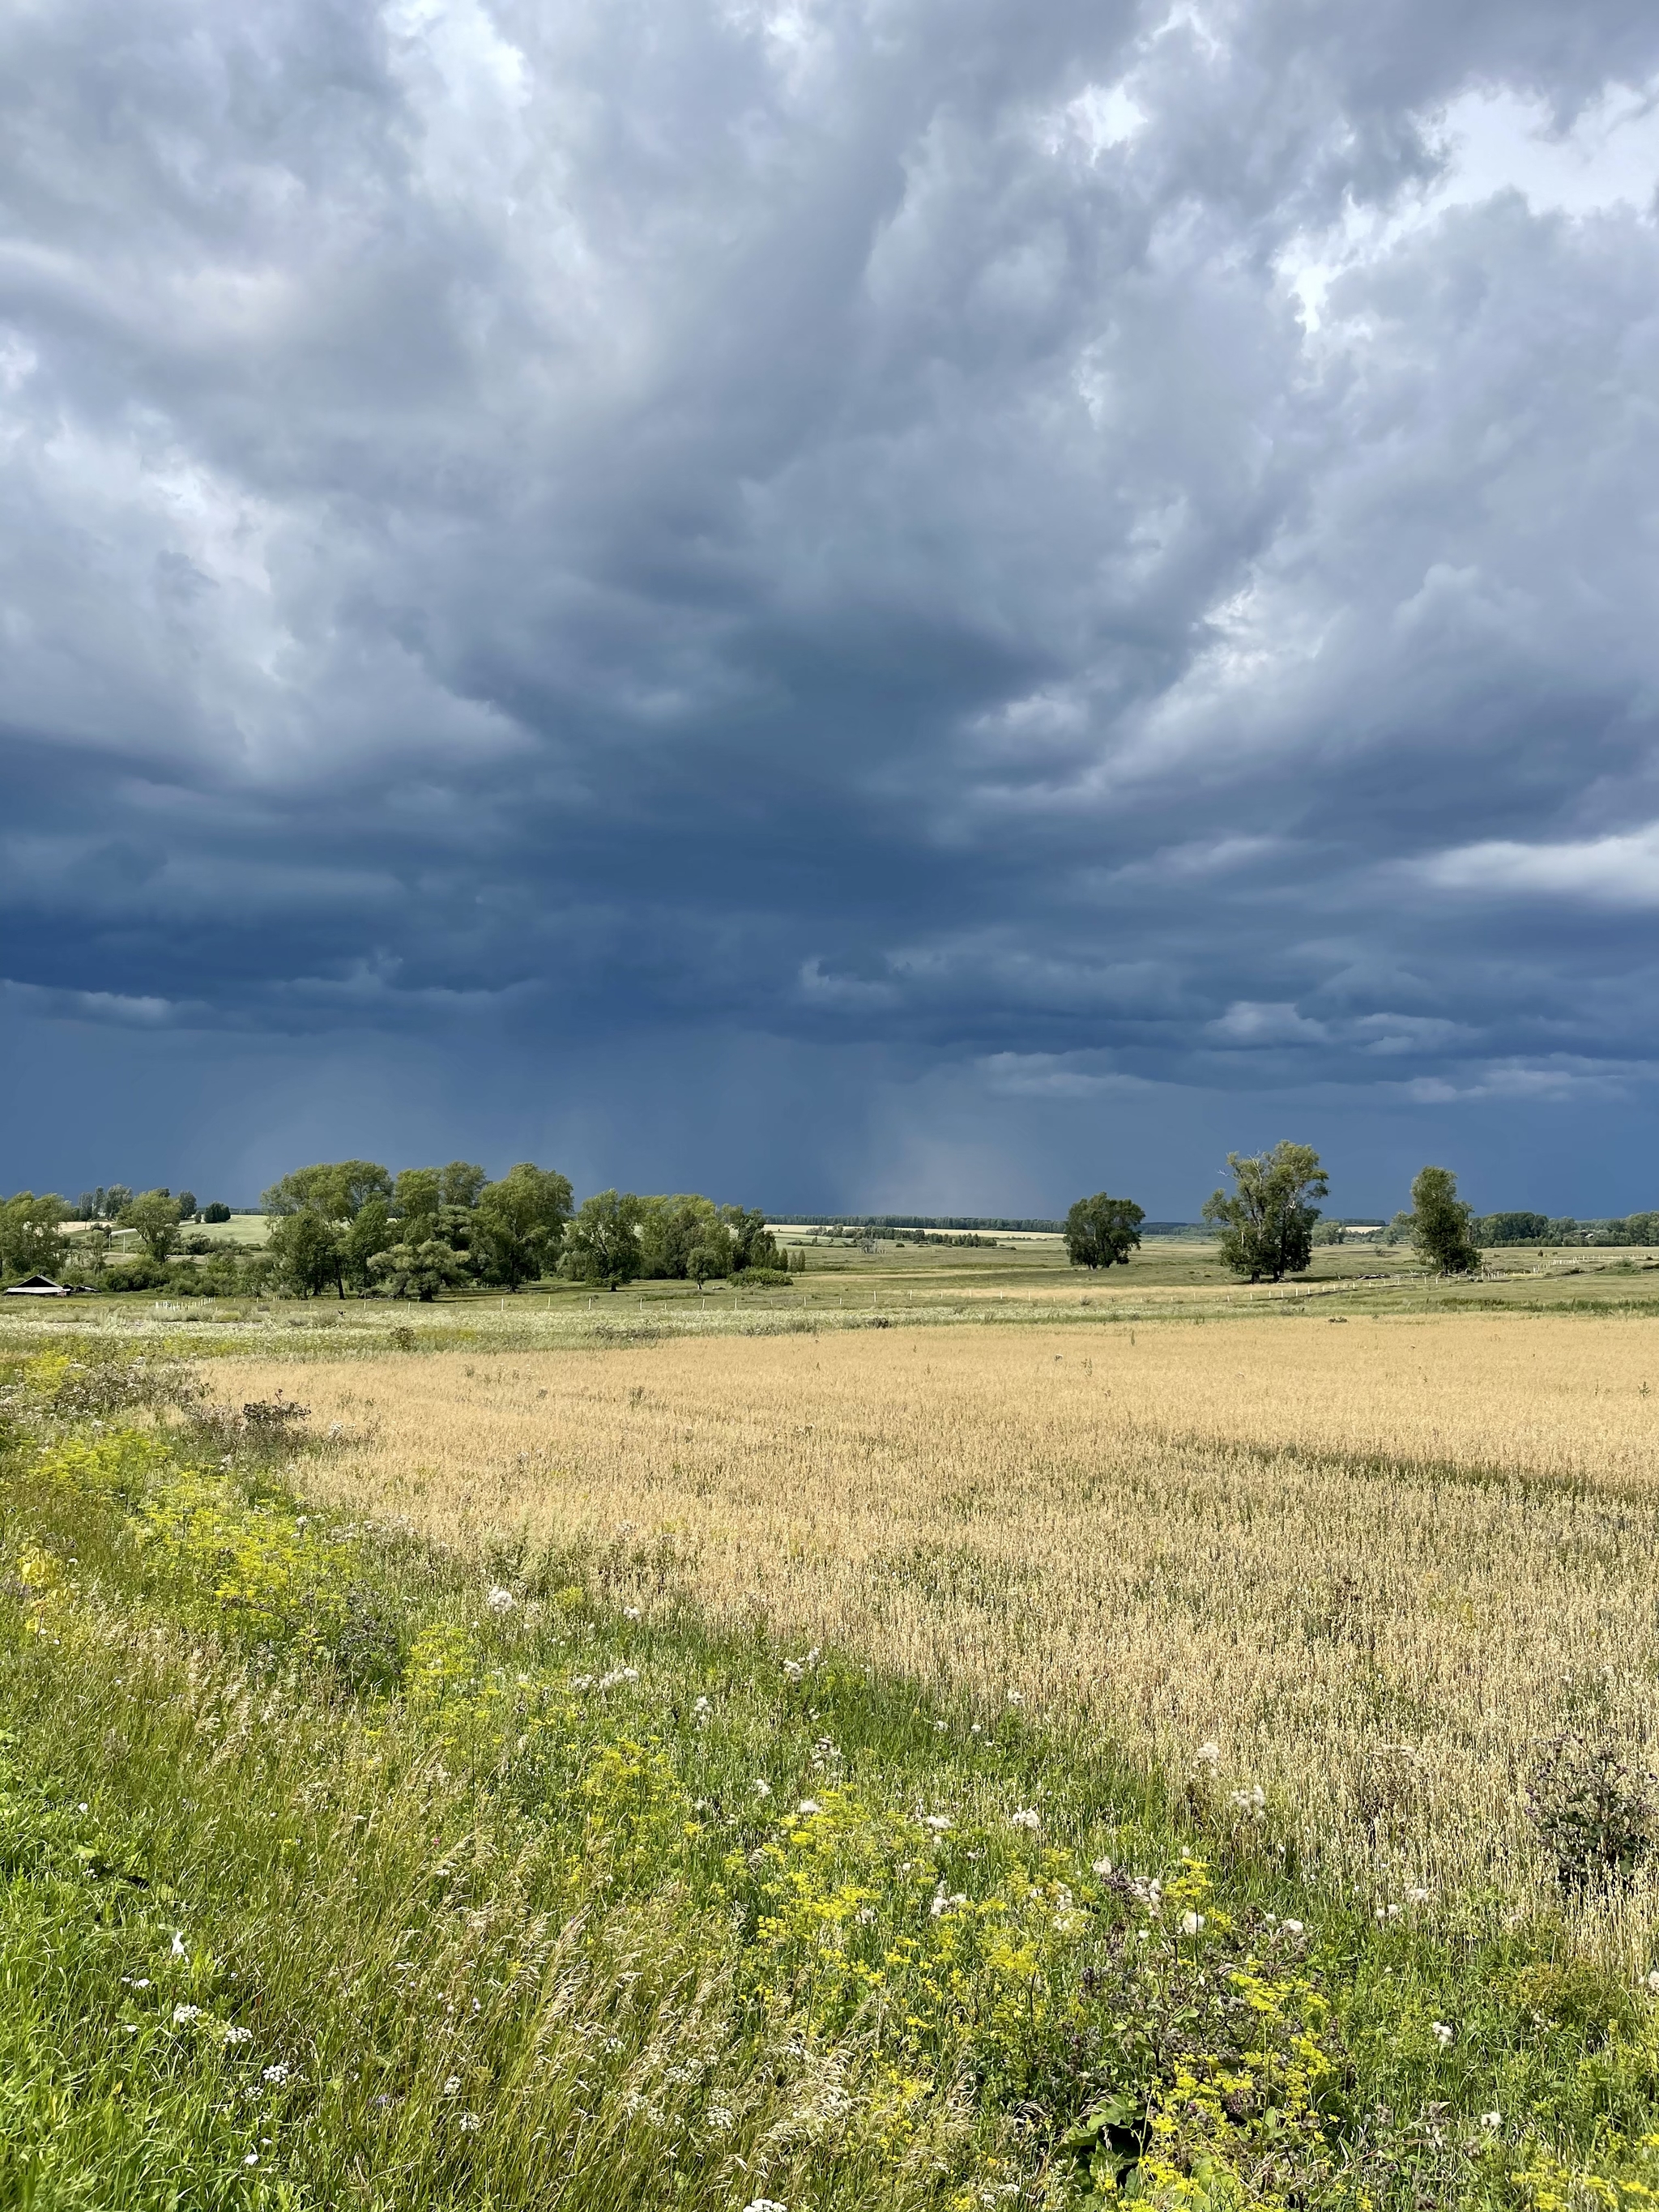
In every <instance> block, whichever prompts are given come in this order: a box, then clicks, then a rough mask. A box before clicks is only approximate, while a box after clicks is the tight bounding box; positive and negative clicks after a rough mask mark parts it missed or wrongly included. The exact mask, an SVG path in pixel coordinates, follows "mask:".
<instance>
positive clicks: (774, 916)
mask: <svg viewBox="0 0 1659 2212" xmlns="http://www.w3.org/2000/svg"><path fill="white" fill-rule="evenodd" d="M1656 192H1659V9H1655V8H1654V7H1653V5H1652V0H1575V4H1574V5H1573V6H1572V7H1571V8H1564V7H1563V6H1561V5H1560V4H1559V0H1463V4H1460V5H1459V6H1457V7H1455V8H1449V7H1447V6H1445V5H1444V4H1443V3H1442V4H1436V5H1430V4H1427V0H1379V4H1376V5H1374V6H1361V5H1359V4H1358V0H1241V3H1240V4H1233V5H1210V4H1198V5H1187V4H1184V0H1181V3H1180V4H1176V6H1174V7H1173V8H1171V7H1170V6H1169V5H1168V0H1149V4H1146V5H1136V4H1133V0H779V4H769V0H383V3H382V4H380V5H379V6H378V7H377V6H374V5H373V4H370V0H51V4H49V5H48V4H44V0H41V4H36V0H12V3H11V4H10V5H8V6H6V7H4V8H3V9H0V522H3V527H0V793H3V799H0V975H3V982H0V1053H3V1055H4V1066H5V1069H6V1080H5V1086H4V1107H3V1120H0V1187H3V1188H18V1187H20V1186H21V1185H24V1184H27V1185H30V1186H32V1187H33V1188H41V1187H53V1188H64V1189H67V1190H68V1191H69V1192H70V1194H71V1195H73V1194H75V1193H76V1191H78V1190H79V1189H80V1188H82V1187H83V1186H85V1185H88V1184H90V1183H93V1182H108V1181H111V1180H116V1179H118V1180H120V1181H123V1182H134V1183H148V1182H158V1181H159V1182H171V1183H173V1185H174V1186H175V1187H177V1186H178V1185H179V1184H180V1183H181V1182H186V1181H187V1182H190V1183H191V1186H192V1187H193V1188H195V1189H196V1190H197V1192H198V1194H202V1195H204V1196H205V1195H208V1194H223V1195H225V1196H227V1197H228V1198H231V1199H233V1200H242V1199H245V1198H248V1197H251V1196H252V1195H254V1194H257V1192H258V1189H259V1188H260V1187H261V1186H262V1184H263V1183H264V1182H267V1181H269V1180H270V1178H271V1177H272V1176H274V1175H275V1174H276V1173H277V1172H279V1171H280V1170H282V1169H283V1168H285V1167H287V1166H289V1165H292V1164H295V1162H296V1161H299V1160H302V1159H309V1158H319V1157H328V1156H332V1155H338V1154H341V1153H366V1154H368V1155H370V1156H372V1157H377V1158H386V1159H389V1160H391V1161H392V1164H403V1163H407V1162H410V1161H413V1160H419V1159H426V1158H449V1157H451V1156H452V1155H454V1154H460V1155H463V1156H465V1157H468V1158H478V1159H480V1160H482V1161H483V1162H484V1163H485V1164H488V1165H489V1167H490V1168H491V1169H492V1170H495V1171H499V1170H500V1169H501V1168H503V1167H505V1166H506V1165H507V1164H508V1163H509V1162H510V1161H512V1160H513V1159H515V1158H523V1157H530V1158H536V1159H538V1160H540V1161H541V1162H542V1163H543V1164H549V1165H556V1166H560V1167H562V1168H563V1169H564V1170H566V1172H568V1173H569V1174H571V1175H572V1176H573V1177H574V1180H575V1181H576V1182H577V1185H578V1188H579V1190H580V1189H591V1188H594V1187H596V1186H598V1185H599V1184H602V1183H610V1182H622V1183H623V1184H627V1185H631V1186H632V1187H634V1188H653V1189H654V1188H687V1187H690V1188H703V1189H708V1190H709V1191H711V1192H712V1193H713V1194H715V1195H717V1196H721V1197H742V1198H744V1199H746V1200H750V1201H759V1202H763V1203H766V1204H768V1205H769V1206H773V1207H775V1208H778V1209H790V1208H793V1209H803V1208H808V1207H817V1206H823V1207H835V1208H837V1209H854V1208H858V1207H866V1206H868V1207H882V1208H890V1209H903V1208H909V1207H915V1208H918V1209H922V1210H927V1211H941V1212H943V1211H958V1210H959V1211H964V1212H1005V1211H1018V1212H1048V1211H1050V1210H1052V1209H1054V1208H1056V1207H1060V1206H1064V1205H1065V1204H1066V1202H1067V1201H1068V1200H1069V1199H1071V1198H1072V1197H1074V1196H1075V1195H1077V1194H1078V1193H1079V1191H1080V1190H1091V1189H1095V1188H1100V1187H1101V1186H1102V1185H1105V1186H1106V1187H1107V1188H1110V1189H1112V1190H1114V1191H1125V1192H1127V1193H1129V1194H1132V1195H1135V1196H1138V1197H1139V1198H1140V1199H1141V1200H1142V1202H1143V1204H1145V1205H1146V1206H1147V1207H1148V1209H1149V1211H1151V1212H1153V1213H1154V1214H1155V1215H1173V1216H1177V1217H1184V1216H1190V1215H1191V1214H1193V1213H1194V1212H1196V1209H1197V1206H1198V1205H1199V1203H1200V1200H1201V1199H1202V1198H1203V1196H1204V1194H1205V1193H1206V1191H1207V1190H1208V1189H1210V1188H1212V1186H1213V1184H1214V1182H1215V1181H1216V1180H1217V1174H1218V1170H1219V1168H1220V1165H1221V1162H1222V1158H1223V1156H1224V1155H1225V1152H1227V1151H1228V1150H1229V1149H1233V1148H1254V1147H1255V1146H1258V1145H1260V1144H1264V1143H1271V1142H1272V1141H1273V1139H1276V1138H1278V1137H1279V1136H1281V1135H1289V1136H1294V1137H1297V1138H1298V1139H1304V1140H1307V1141H1310V1142H1312V1143H1315V1144H1316V1145H1318V1146H1320V1148H1321V1150H1322V1152H1323V1153H1324V1155H1325V1157H1326V1159H1327V1161H1328V1164H1329V1166H1330V1168H1331V1170H1332V1172H1333V1179H1334V1180H1333V1189H1332V1195H1331V1207H1332V1210H1333V1211H1335V1212H1340V1213H1348V1214H1351V1215H1356V1216H1357V1215H1360V1214H1363V1213H1365V1212H1370V1211H1373V1210H1375V1209H1389V1210H1391V1209H1392V1208H1393V1207H1394V1206H1397V1205H1399V1204H1401V1203H1402V1202H1403V1200H1404V1197H1405V1184H1406V1182H1407V1181H1408V1180H1409V1177H1410V1176H1411V1174H1412V1172H1413V1170H1415V1168H1416V1167H1418V1166H1419V1165H1420V1164H1422V1163H1423V1161H1425V1159H1436V1160H1439V1161H1442V1162H1443V1163H1444V1164H1448V1165H1450V1166H1452V1167H1454V1168H1455V1169H1457V1170H1458V1171H1459V1172H1460V1175H1461V1176H1462V1181H1463V1186H1464V1188H1465V1191H1466V1193H1467V1194H1468V1195H1470V1196H1471V1197H1473V1198H1474V1199H1475V1200H1476V1202H1477V1203H1478V1204H1479V1205H1480V1206H1501V1205H1516V1206H1522V1205H1524V1206H1543V1207H1545V1208H1547V1209H1548V1210H1550V1211H1553V1212H1568V1211H1571V1212H1578V1213H1581V1214H1587V1215H1588V1214H1594V1213H1605V1212H1623V1211H1625V1210H1626V1209H1629V1208H1633V1207H1636V1206H1656V1205H1659V1181H1656V1170H1655V1167H1654V1145H1653V1136H1654V1125H1655V1107H1656V1103H1659V1081H1656V1077H1659V1028H1656V1020H1655V1016H1656V1012H1659V988H1656V984H1659V749H1656V726H1659V588H1656V587H1659V197H1656Z"/></svg>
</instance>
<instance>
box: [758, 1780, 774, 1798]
mask: <svg viewBox="0 0 1659 2212" xmlns="http://www.w3.org/2000/svg"><path fill="white" fill-rule="evenodd" d="M755 1795H756V1796H757V1797H769V1796H771V1795H772V1785H771V1784H770V1783H769V1782H767V1781H765V1780H763V1778H762V1777H761V1776H759V1775H758V1774H757V1776H756V1777H755Z"/></svg>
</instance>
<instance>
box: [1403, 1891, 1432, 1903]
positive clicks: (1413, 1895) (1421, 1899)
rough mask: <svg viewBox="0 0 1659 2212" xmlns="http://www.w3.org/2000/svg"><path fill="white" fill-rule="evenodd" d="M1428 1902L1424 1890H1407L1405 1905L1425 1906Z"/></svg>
mask: <svg viewBox="0 0 1659 2212" xmlns="http://www.w3.org/2000/svg"><path fill="white" fill-rule="evenodd" d="M1428 1901H1429V1893H1428V1891H1427V1890H1426V1889H1408V1890H1407V1892H1406V1902H1407V1905H1426V1904H1427V1903H1428Z"/></svg>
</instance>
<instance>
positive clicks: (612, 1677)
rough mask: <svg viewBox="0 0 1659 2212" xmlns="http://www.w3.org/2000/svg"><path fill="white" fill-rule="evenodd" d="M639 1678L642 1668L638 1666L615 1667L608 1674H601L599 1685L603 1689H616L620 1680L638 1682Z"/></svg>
mask: <svg viewBox="0 0 1659 2212" xmlns="http://www.w3.org/2000/svg"><path fill="white" fill-rule="evenodd" d="M639 1679H640V1670H639V1668H637V1667H613V1668H611V1672H610V1673H609V1674H601V1675H600V1677H599V1687H600V1689H602V1690H614V1689H615V1688H616V1687H617V1684H618V1683H619V1682H637V1681H638V1680H639Z"/></svg>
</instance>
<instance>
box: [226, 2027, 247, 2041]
mask: <svg viewBox="0 0 1659 2212" xmlns="http://www.w3.org/2000/svg"><path fill="white" fill-rule="evenodd" d="M252 2040H253V2030H252V2028H251V2027H228V2028H227V2029H226V2030H225V2041H226V2042H227V2043H230V2044H237V2043H252Z"/></svg>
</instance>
